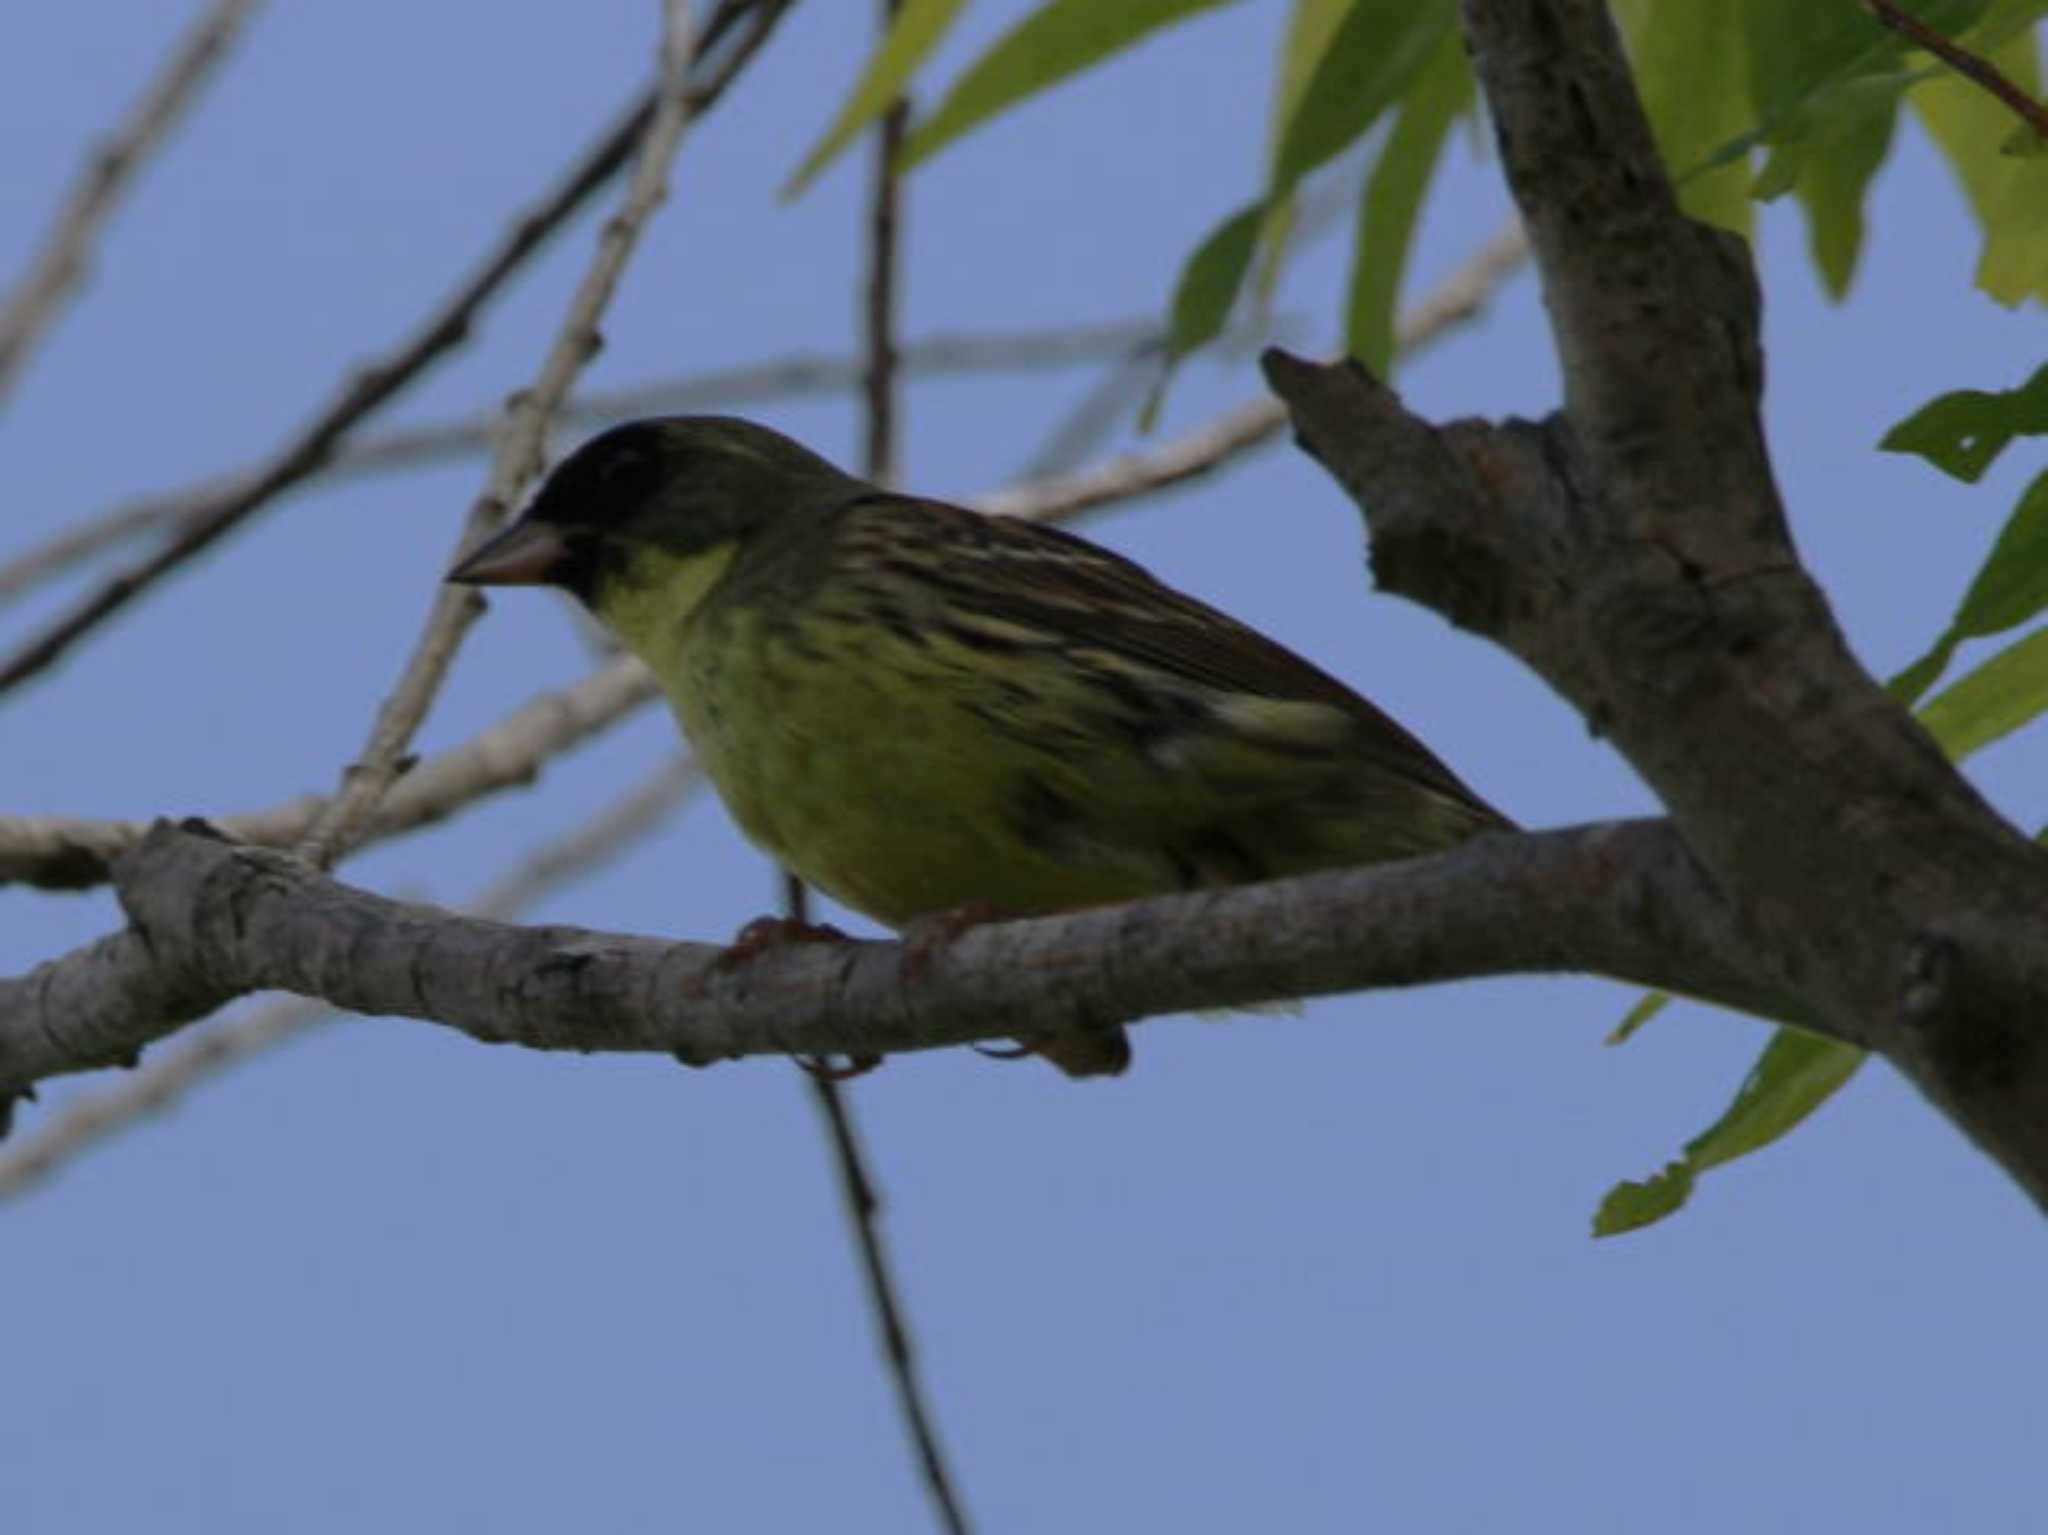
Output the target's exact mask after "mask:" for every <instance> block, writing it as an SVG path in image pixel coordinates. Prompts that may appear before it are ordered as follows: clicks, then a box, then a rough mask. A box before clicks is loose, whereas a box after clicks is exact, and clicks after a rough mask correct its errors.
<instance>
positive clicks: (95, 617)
mask: <svg viewBox="0 0 2048 1535" xmlns="http://www.w3.org/2000/svg"><path fill="white" fill-rule="evenodd" d="M788 4H789V0H727V3H726V4H725V5H724V6H722V7H721V8H720V10H719V12H718V14H717V15H715V16H714V17H713V18H712V20H711V21H710V22H709V23H707V24H706V38H707V43H706V50H707V56H708V53H709V49H710V44H711V40H712V35H713V33H714V32H716V33H721V34H722V33H723V32H724V31H726V30H727V29H728V28H730V27H731V25H732V24H733V23H734V22H735V21H737V20H739V19H740V18H741V17H743V16H746V17H751V18H752V20H753V25H752V27H751V28H750V29H749V30H748V31H747V32H746V33H744V34H742V35H741V36H740V37H739V38H738V40H737V41H735V42H734V43H733V44H732V45H731V46H730V47H729V48H728V49H727V50H726V53H725V56H724V57H723V58H721V59H720V60H719V61H718V63H717V65H716V67H715V68H713V69H712V70H711V71H710V72H709V73H708V74H707V76H706V78H705V79H704V81H703V82H702V84H700V85H699V86H698V87H697V89H696V90H694V91H693V92H692V93H691V97H692V110H693V111H698V112H701V111H703V110H704V109H705V108H707V107H709V106H710V105H711V104H712V103H713V102H715V101H716V100H717V98H718V96H719V95H720V94H721V93H722V92H723V91H724V89H725V87H726V85H727V84H729V83H730V82H731V80H732V78H733V76H734V74H735V73H736V72H737V71H738V69H739V68H740V66H741V65H743V64H744V63H745V62H746V60H747V59H748V58H750V57H751V56H752V54H753V52H754V50H755V49H756V48H758V47H759V45H760V43H761V42H762V41H764V40H765V39H766V37H767V35H768V33H769V31H770V30H771V29H772V28H773V27H774V26H775V23H776V22H777V21H778V20H779V19H780V18H781V16H782V13H783V12H784V11H785V10H787V9H788ZM652 111H653V98H652V94H651V93H648V94H646V95H643V96H642V97H641V98H640V99H639V100H638V101H636V102H635V103H633V105H632V106H631V107H630V108H629V109H628V110H627V111H626V112H625V113H624V114H623V116H622V117H621V118H620V119H619V121H618V122H616V123H615V124H613V126H612V127H610V128H609V129H607V130H606V131H605V133H604V134H603V136H602V137H601V138H600V139H599V140H598V141H597V142H596V143H595V144H594V145H592V146H591V148H590V149H588V150H587V151H585V153H584V154H583V155H582V156H581V157H580V158H579V159H578V160H577V162H576V163H575V164H574V165H573V166H572V167H571V168H570V170H569V172H568V173H567V174H566V175H565V176H564V177H563V179H562V180H561V182H560V183H559V184H558V185H557V186H556V188H555V189H554V191H553V192H551V193H550V194H549V195H548V196H547V197H546V198H544V199H543V200H542V201H541V202H540V203H539V204H537V205H536V206H535V207H534V208H533V209H531V210H530V211H529V212H527V213H526V214H524V215H523V216H521V217H520V218H519V219H517V220H515V221H514V223H513V225H512V227H511V229H510V230H509V231H508V232H507V233H506V234H505V235H504V236H503V237H502V238H501V239H500V240H499V242H498V245H497V246H496V248H494V249H493V250H492V251H491V252H490V253H489V254H488V255H487V256H486V257H485V258H484V260H483V261H482V262H481V263H480V264H479V265H478V266H477V268H476V270H475V271H474V272H472V273H471V274H470V275H469V276H468V277H467V278H465V279H464V280H463V281H462V282H461V283H460V284H458V285H457V287H456V289H455V291H454V292H453V293H451V294H450V295H449V296H448V297H447V298H446V299H444V300H443V301H442V303H441V304H440V305H439V307H438V308H436V309H435V310H434V311H433V313H432V314H430V315H429V316H428V317H427V319H426V320H425V321H424V322H422V323H421V325H420V326H419V327H418V328H417V329H416V330H415V331H414V332H413V333H412V335H411V336H409V337H408V338H407V339H406V340H405V341H403V342H401V343H400V344H399V345H398V346H397V347H395V348H394V349H393V350H391V351H390V352H388V353H386V354H385V355H384V356H383V357H382V358H380V359H379V360H378V361H376V362H373V363H371V364H369V365H368V366H366V367H363V368H360V369H358V370H356V371H355V373H354V374H353V375H352V376H351V377H350V379H349V380H348V382H347V383H346V384H345V385H344V386H343V387H342V389H341V391H340V392H339V394H338V395H337V396H336V397H335V398H334V400H333V401H331V402H330V403H329V404H328V405H327V406H326V407H325V408H324V409H323V410H322V411H320V413H319V414H318V415H317V416H315V417H314V418H313V419H312V420H311V421H309V422H308V423H307V424H306V425H305V426H304V427H302V428H301V429H300V430H299V432H298V433H297V434H296V435H294V436H293V437H292V438H291V439H290V440H289V441H288V442H286V443H285V445H284V446H283V447H281V448H279V449H278V450H277V451H276V452H275V453H274V454H273V455H272V456H271V457H270V458H269V459H268V460H267V461H266V462H265V463H264V465H263V467H262V468H261V469H260V470H259V471H257V472H256V473H255V474H253V475H251V476H250V477H249V478H248V479H247V480H244V481H241V482H238V483H237V484H236V485H235V486H233V487H232V488H231V490H230V491H229V492H228V493H227V494H225V495H224V496H223V497H222V499H221V500H220V501H219V502H218V503H217V504H216V505H215V506H214V507H213V508H212V509H211V511H210V512H209V513H208V514H207V515H205V516H203V517H195V518H194V519H192V520H191V521H189V522H187V523H186V524H184V525H183V526H182V527H181V528H180V529H179V531H178V533H177V534H176V535H175V536H174V537H172V538H171V539H170V540H169V542H167V543H166V544H165V545H164V546H163V547H162V548H161V549H159V550H157V551H156V552H155V553H153V554H151V555H150V556H149V557H148V558H146V559H143V560H140V561H138V562H137V563H136V564H134V565H132V566H130V567H129V568H128V569H126V570H124V571H121V572H120V573H119V574H117V575H115V576H114V577H113V578H112V579H111V580H109V581H108V582H107V583H106V584H105V585H104V586H102V587H101V588H100V589H99V590H98V591H96V592H94V593H92V594H91V595H90V596H88V597H86V598H85V599H84V600H83V601H81V602H80V603H79V604H78V605H77V606H76V607H73V608H72V609H70V610H69V611H68V612H66V613H64V614H63V615H62V616H60V617H59V618H58V619H56V620H55V621H54V622H53V623H52V624H51V625H50V626H49V627H48V628H46V629H44V630H43V631H42V632H41V633H40V634H38V635H36V636H34V637H33V638H31V639H30V640H29V641H28V642H27V643H26V644H25V645H23V646H22V647H21V648H20V649H19V650H17V651H15V652H14V654H13V655H11V656H9V657H8V658H7V659H6V660H5V661H4V662H0V692H5V691H6V690H7V689H8V688H11V687H14V686H15V685H16V684H18V683H21V682H24V681H26V680H27V679H29V678H31V677H34V676H36V675H37V674H39V673H41V672H42V671H44V670H46V669H47V668H48V667H50V666H51V665H53V664H54V663H55V662H56V661H57V660H58V659H59V658H60V657H62V656H63V655H64V654H65V652H67V651H68V650H69V649H70V648H71V647H72V646H73V645H74V644H76V643H77V642H78V641H79V640H81V639H83V638H84V637H85V636H86V635H87V634H89V633H91V632H92V631H93V630H94V629H96V628H97V627H98V626H99V625H100V624H102V623H104V622H105V621H106V620H107V619H108V618H110V617H112V616H113V615H114V614H115V613H117V612H119V611H120V610H121V609H122V608H124V607H126V606H127V605H128V604H129V603H130V602H132V601H133V600H134V599H135V598H136V597H138V596H140V595H141V594H142V593H143V592H145V591H147V590H149V589H150V588H151V587H153V586H154V585H155V584H156V583H157V582H158V581H160V580H162V579H163V578H164V577H165V576H167V575H169V574H170V573H171V572H173V571H175V570H177V569H179V568H181V567H182V566H184V565H185V564H186V563H187V562H189V561H190V560H191V559H192V558H193V557H194V556H195V555H197V554H199V553H200V552H201V551H203V550H205V549H207V548H208V547H210V546H211V545H212V544H213V543H214V542H215V541H216V540H218V539H220V538H221V537H222V536H224V535H225V534H227V533H229V532H230V531H232V530H233V529H234V528H236V527H238V526H240V525H241V524H242V523H243V522H244V521H246V520H247V519H248V518H249V517H250V516H252V515H253V514H254V513H256V512H257V511H259V510H260V509H262V508H263V507H264V506H266V505H268V504H269V503H270V501H271V500H272V499H273V498H274V497H276V495H277V494H278V492H280V491H282V490H284V489H286V488H287V487H289V486H291V485H294V484H296V483H298V482H299V481H300V480H302V479H304V478H305V477H306V476H307V475H309V474H311V473H312V472H313V471H314V470H316V469H318V468H319V467H320V466H321V465H322V464H324V463H325V462H326V461H327V459H328V458H329V457H330V456H331V455H332V454H333V452H334V450H335V448H336V447H337V445H338V444H339V443H340V441H341V439H342V438H343V436H344V435H345V434H346V433H348V432H349V431H350V430H351V429H352V428H354V427H355V426H356V425H357V424H358V423H359V422H361V421H362V420H363V419H364V418H365V417H367V416H369V415H370V414H372V413H373V412H374V411H376V410H377V409H378V408H379V407H381V406H383V405H384V404H386V403H387V402H389V401H390V400H391V399H392V398H394V397H395V396H396V395H397V394H398V393H399V392H400V391H401V390H402V389H404V388H405V386H406V385H408V384H410V383H411V382H412V381H413V380H414V379H416V378H417V377H418V376H419V375H420V374H421V373H422V372H423V371H424V370H425V369H426V367H427V365H428V364H429V363H431V362H432V361H433V360H434V359H435V358H437V357H439V356H440V355H442V354H443V353H444V352H446V351H448V350H450V349H451V348H453V347H455V346H457V345H458V344H460V343H461V342H462V341H463V340H465V339H466V338H467V336H468V334H469V330H470V327H471V325H472V324H473V323H474V321H475V318H476V315H477V312H478V311H479V310H480V309H481V308H482V306H483V303H484V300H485V299H487V298H489V297H490V295H491V294H492V293H494V292H495V291H497V289H498V288H499V287H500V286H502V285H503V283H504V282H505V280H506V279H507V278H508V277H510V276H511V275H512V274H513V273H514V272H515V271H517V270H518V269H519V267H520V266H522V265H523V264H524V263H525V262H526V260H527V259H528V258H529V257H530V256H532V255H533V253H534V252H535V251H536V250H537V249H539V247H540V246H541V244H542V243H543V242H544V241H545V240H546V239H547V237H548V236H549V235H550V234H552V233H553V232H554V231H555V230H556V229H558V228H559V227H560V226H561V225H562V224H563V223H564V222H565V221H566V220H567V219H568V218H569V216H570V215H571V214H572V213H574V212H575V211H576V210H577V209H578V208H579V207H581V206H582V205H583V203H584V202H585V200H587V199H588V198H589V197H590V196H591V194H593V193H594V192H596V191H597V190H598V189H599V188H601V187H603V186H604V185H605V184H606V183H607V182H608V181H610V179H611V177H612V175H613V173H614V172H616V171H617V170H618V168H619V167H620V166H621V165H622V164H624V163H625V161H626V159H627V157H628V156H629V155H631V153H632V151H633V146H634V145H635V144H637V143H639V142H640V141H641V138H642V136H643V133H644V130H645V129H646V126H647V123H648V119H649V116H650V114H651V113H652Z"/></svg>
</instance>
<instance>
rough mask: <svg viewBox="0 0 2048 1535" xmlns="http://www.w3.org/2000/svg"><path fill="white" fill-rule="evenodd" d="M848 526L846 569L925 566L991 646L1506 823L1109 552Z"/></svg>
mask: <svg viewBox="0 0 2048 1535" xmlns="http://www.w3.org/2000/svg"><path fill="white" fill-rule="evenodd" d="M842 515H843V518H844V521H843V523H842V532H841V537H840V549H841V557H842V558H844V559H848V560H851V561H852V562H854V563H856V564H857V563H859V562H861V561H863V560H877V561H894V562H897V563H898V564H899V566H900V565H901V564H902V563H904V562H908V563H909V564H911V565H914V566H915V567H916V569H915V571H914V574H915V575H916V576H917V577H918V579H919V580H920V581H921V582H922V583H924V584H925V585H927V586H928V587H930V588H933V589H935V590H936V591H937V592H938V593H939V594H940V595H941V596H942V597H943V598H944V599H945V600H946V602H947V605H948V606H949V608H950V609H951V610H952V611H953V612H954V613H956V614H958V615H960V616H961V617H963V618H964V619H965V620H966V621H967V622H968V623H970V624H971V625H974V626H976V627H978V629H979V631H980V635H979V637H980V638H981V640H982V641H983V642H984V643H986V644H990V645H1000V644H1002V643H1004V641H1005V640H1006V639H1007V640H1008V641H1009V642H1010V643H1013V644H1015V645H1017V646H1019V647H1020V648H1021V647H1026V646H1032V645H1058V646H1060V647H1061V648H1063V649H1064V650H1066V651H1067V652H1068V653H1069V654H1071V655H1074V656H1075V657H1076V658H1077V659H1082V660H1084V661H1085V660H1094V661H1096V662H1097V663H1098V669H1100V668H1101V666H1102V664H1106V668H1107V672H1108V674H1110V675H1111V676H1113V675H1114V674H1115V673H1118V672H1123V673H1125V674H1126V675H1128V676H1129V677H1130V680H1131V682H1132V683H1133V685H1136V684H1137V683H1138V681H1139V678H1140V676H1142V674H1143V672H1145V671H1148V670H1149V671H1152V672H1156V673H1161V674H1164V675H1165V676H1166V677H1168V678H1172V679H1178V680H1179V681H1181V682H1184V683H1189V684H1193V685H1194V689H1195V690H1198V691H1200V692H1202V693H1204V694H1206V695H1208V702H1209V708H1210V712H1211V717H1212V718H1213V719H1215V720H1216V721H1218V722H1219V723H1222V724H1223V725H1225V726H1227V727H1229V728H1232V729H1235V730H1238V731H1240V732H1242V733H1243V734H1245V735H1247V736H1255V737H1257V738H1258V739H1259V740H1261V741H1262V742H1263V743H1264V744H1265V745H1267V746H1268V747H1270V748H1272V749H1276V750H1281V751H1286V750H1289V749H1294V750H1300V751H1305V752H1315V751H1328V750H1330V749H1332V748H1333V747H1335V746H1337V745H1338V744H1339V741H1340V738H1343V737H1350V738H1351V739H1350V744H1351V745H1352V746H1353V747H1354V749H1356V748H1362V749H1363V750H1364V752H1365V754H1366V755H1367V756H1368V757H1369V758H1370V759H1372V760H1373V761H1374V762H1375V763H1376V764H1377V765H1379V766H1382V767H1385V768H1387V769H1389V770H1391V771H1394V772H1398V773H1400V774H1401V775H1402V776H1404V777H1406V778H1408V779H1410V780H1412V781H1415V782H1417V783H1419V784H1421V785H1423V786H1425V787H1427V788H1429V789H1431V790H1433V791H1435V792H1437V793H1439V794H1442V795H1445V796H1447V797H1449V798H1451V799H1455V800H1459V801H1463V802H1465V803H1468V804H1470V805H1472V806H1474V807H1476V808H1479V809H1482V810H1484V811H1485V812H1486V814H1487V815H1488V816H1494V815H1496V814H1497V813H1496V812H1494V811H1493V810H1492V809H1491V808H1490V807H1488V806H1486V805H1485V804H1484V802H1483V801H1481V800H1480V799H1479V797H1478V796H1477V795H1475V794H1474V793H1473V792H1472V791H1471V790H1470V789H1469V788H1467V787H1466V786H1465V784H1463V783H1462V782H1460V781H1459V780H1458V778H1457V776H1456V775H1455V774H1453V773H1452V772H1451V771H1450V769H1449V768H1447V767H1445V766H1444V765H1443V764H1442V763H1441V762H1439V761H1438V760H1437V759H1436V757H1435V755H1434V754H1432V753H1431V752H1430V750H1429V748H1428V747H1426V746H1424V745H1423V744H1422V743H1421V742H1420V741H1418V740H1417V739H1416V738H1415V737H1414V736H1413V735H1411V734H1409V733H1408V731H1406V730H1405V729H1403V728H1402V727H1401V726H1400V725H1399V724H1398V723H1397V722H1395V721H1394V720H1393V719H1392V718H1391V717H1389V716H1388V715H1387V714H1385V713H1383V712H1382V711H1381V710H1379V709H1378V708H1376V707H1374V706H1373V705H1372V704H1371V703H1370V702H1368V701H1367V700H1366V699H1364V698H1362V697H1360V696H1359V695H1358V694H1357V693H1355V692H1354V691H1352V690H1351V689H1350V688H1349V687H1346V686H1345V685H1344V684H1343V683H1342V682H1339V681H1338V680H1337V679H1336V678H1335V677H1332V676H1331V675H1330V674H1329V673H1328V672H1325V671H1323V670H1322V669H1321V668H1320V667H1318V666H1315V665H1314V664H1312V663H1311V662H1308V661H1306V660H1304V659H1302V658H1301V657H1300V656H1298V655H1296V654H1295V653H1294V652H1293V651H1291V650H1288V649H1287V648H1286V647H1285V646H1283V645H1280V644H1279V643H1277V642H1276V641H1274V640H1271V639H1268V638H1267V637H1266V636H1265V635H1263V634H1261V633H1259V632H1258V631H1257V630H1256V629H1253V628H1250V627H1248V626H1247V625H1245V624H1242V623H1239V622H1238V621H1237V620H1236V619H1234V618H1232V617H1230V616H1229V615H1228V614H1227V613H1221V612H1218V611H1217V610H1216V609H1215V608H1212V607H1210V606H1209V605H1208V604H1207V603H1203V602H1199V601H1197V600H1196V599H1194V598H1193V597H1189V596H1187V595H1186V594H1184V593H1182V592H1178V591H1175V590H1174V589H1173V588H1172V587H1170V586H1168V585H1166V584H1165V583H1164V582H1162V581H1160V580H1158V579H1157V578H1156V577H1154V576H1153V575H1152V574H1151V573H1150V572H1149V571H1147V570H1145V569H1144V567H1142V566H1140V565H1137V564H1134V563H1133V562H1132V561H1130V560H1127V559H1124V558H1123V557H1122V556H1120V555H1116V554H1112V553H1111V552H1110V551H1108V550H1107V549H1103V548H1101V547H1100V546H1098V545H1095V544H1092V543H1089V542H1087V541H1086V540H1083V539H1079V538H1076V537H1074V536H1073V535H1072V534H1069V533H1064V532H1061V531H1060V530H1059V529H1057V528H1051V527H1046V526H1044V525H1042V524H1039V523H1033V522H1026V521H1023V520H1022V519H1019V518H1009V517H989V516H984V515H982V514H981V513H978V512H971V511H968V510H966V509H965V508H963V507H957V506H950V505H947V504H946V503H944V502H939V501H930V500H924V499H920V498H916V497H909V496H893V495H880V494H878V495H873V496H867V497H862V498H860V499H859V500H858V501H856V502H854V503H852V504H850V505H848V506H847V507H845V508H844V509H843V513H842ZM904 573H905V574H911V573H913V572H909V571H905V572H904Z"/></svg>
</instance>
